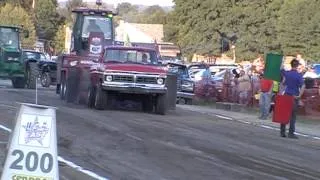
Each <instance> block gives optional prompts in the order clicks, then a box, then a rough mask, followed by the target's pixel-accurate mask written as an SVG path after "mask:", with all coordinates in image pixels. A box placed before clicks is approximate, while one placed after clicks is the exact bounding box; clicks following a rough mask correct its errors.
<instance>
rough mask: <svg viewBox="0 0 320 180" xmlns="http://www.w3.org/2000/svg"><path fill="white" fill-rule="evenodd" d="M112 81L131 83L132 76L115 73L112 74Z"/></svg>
mask: <svg viewBox="0 0 320 180" xmlns="http://www.w3.org/2000/svg"><path fill="white" fill-rule="evenodd" d="M113 81H115V82H129V83H133V76H127V75H115V76H113Z"/></svg>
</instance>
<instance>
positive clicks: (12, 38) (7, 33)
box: [0, 27, 19, 49]
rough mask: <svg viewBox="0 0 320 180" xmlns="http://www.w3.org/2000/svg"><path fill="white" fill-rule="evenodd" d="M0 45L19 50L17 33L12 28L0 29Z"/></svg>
mask: <svg viewBox="0 0 320 180" xmlns="http://www.w3.org/2000/svg"><path fill="white" fill-rule="evenodd" d="M0 45H2V46H10V47H14V48H17V49H18V48H19V32H18V31H17V30H16V29H14V28H5V27H0Z"/></svg>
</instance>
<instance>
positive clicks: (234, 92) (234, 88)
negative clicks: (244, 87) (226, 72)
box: [232, 69, 240, 103]
mask: <svg viewBox="0 0 320 180" xmlns="http://www.w3.org/2000/svg"><path fill="white" fill-rule="evenodd" d="M232 73H233V75H234V78H233V86H232V99H233V102H234V103H238V99H239V98H238V97H239V94H238V89H239V81H238V79H239V77H240V73H239V71H238V70H237V69H233V70H232Z"/></svg>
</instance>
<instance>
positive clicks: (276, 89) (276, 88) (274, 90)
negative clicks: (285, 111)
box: [269, 81, 280, 113]
mask: <svg viewBox="0 0 320 180" xmlns="http://www.w3.org/2000/svg"><path fill="white" fill-rule="evenodd" d="M279 89H280V83H279V82H277V81H273V85H272V94H271V103H270V110H269V113H272V111H273V109H274V100H275V98H276V95H277V94H278V92H279Z"/></svg>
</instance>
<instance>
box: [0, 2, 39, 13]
mask: <svg viewBox="0 0 320 180" xmlns="http://www.w3.org/2000/svg"><path fill="white" fill-rule="evenodd" d="M32 2H33V0H3V2H0V3H2V4H3V5H4V4H6V3H10V4H12V5H18V6H21V7H23V8H24V9H25V10H26V11H27V12H30V10H31V9H32Z"/></svg>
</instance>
